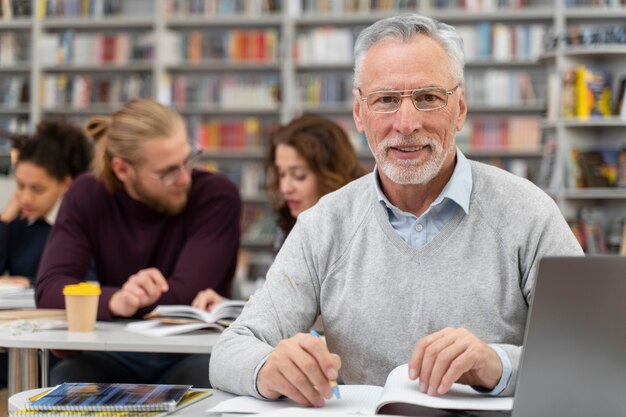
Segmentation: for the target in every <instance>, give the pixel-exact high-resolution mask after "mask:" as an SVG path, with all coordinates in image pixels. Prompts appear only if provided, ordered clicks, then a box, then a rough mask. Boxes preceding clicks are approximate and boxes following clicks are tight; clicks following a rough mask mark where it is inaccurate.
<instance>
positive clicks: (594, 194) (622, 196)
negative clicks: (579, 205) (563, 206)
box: [562, 188, 626, 200]
mask: <svg viewBox="0 0 626 417" xmlns="http://www.w3.org/2000/svg"><path fill="white" fill-rule="evenodd" d="M562 196H563V198H565V199H569V200H626V189H624V188H575V189H571V188H570V189H566V190H564V191H563V193H562Z"/></svg>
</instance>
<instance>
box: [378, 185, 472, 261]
mask: <svg viewBox="0 0 626 417" xmlns="http://www.w3.org/2000/svg"><path fill="white" fill-rule="evenodd" d="M370 189H371V190H372V193H371V196H372V205H373V207H372V208H373V211H374V215H375V217H376V220H377V221H378V224H379V225H380V227H381V229H382V230H383V232H384V233H385V235H387V237H388V238H389V240H390V241H391V243H392V244H393V245H395V246H396V248H397V249H398V250H400V252H401V253H403V254H404V255H406V256H407V257H408V258H409V259H410V260H411V261H414V262H415V261H419V260H420V259H422V258H424V257H429V256H432V255H433V254H434V253H436V252H437V251H439V249H440V248H441V247H442V246H443V245H444V243H445V242H446V241H447V240H448V238H449V237H450V236H451V235H452V233H453V232H454V230H456V228H457V226H458V225H459V223H461V221H462V220H463V218H465V212H464V211H463V210H462V209H460V208H458V207H457V210H456V213H455V214H454V215H453V216H452V218H451V219H450V221H448V223H446V224H445V226H443V228H442V229H441V231H440V232H439V233H437V235H436V236H435V237H434V238H433V239H432V240H431V241H430V242H428V243H427V244H426V246H424V247H423V248H422V249H415V248H413V247H412V246H411V245H409V244H408V243H407V242H405V241H404V239H402V238H401V237H400V235H399V234H398V232H396V231H395V229H394V228H393V226H391V223H389V219H388V217H387V213H386V212H385V209H384V208H383V206H382V205H381V204H380V203H379V202H378V199H377V196H376V193H375V192H373V189H372V188H370Z"/></svg>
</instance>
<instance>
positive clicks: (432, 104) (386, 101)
mask: <svg viewBox="0 0 626 417" xmlns="http://www.w3.org/2000/svg"><path fill="white" fill-rule="evenodd" d="M460 85H461V84H457V85H456V86H455V87H454V88H453V89H452V90H446V89H445V88H443V87H426V88H418V89H416V90H400V91H394V90H387V91H374V92H373V93H369V94H368V95H366V96H363V93H361V90H360V89H359V94H360V95H361V100H363V101H365V102H367V107H368V108H369V109H370V111H372V112H374V113H395V112H396V111H398V109H399V108H400V105H401V104H402V98H403V97H411V101H413V105H414V106H415V108H416V109H417V110H419V111H433V110H439V109H441V108H444V107H446V104H448V97H449V96H451V95H452V94H453V93H454V91H455V90H456V89H457V88H459V86H460Z"/></svg>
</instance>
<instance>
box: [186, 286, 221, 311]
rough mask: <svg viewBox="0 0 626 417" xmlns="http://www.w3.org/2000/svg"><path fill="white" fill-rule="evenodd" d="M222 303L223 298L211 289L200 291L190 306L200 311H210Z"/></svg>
mask: <svg viewBox="0 0 626 417" xmlns="http://www.w3.org/2000/svg"><path fill="white" fill-rule="evenodd" d="M223 302H224V298H223V297H222V296H221V295H219V294H218V293H216V292H215V291H214V290H213V289H212V288H207V289H206V290H203V291H200V292H199V293H198V294H197V295H196V298H194V299H193V301H192V302H191V305H192V306H193V307H197V308H201V309H202V310H207V311H212V310H213V309H214V308H215V307H217V306H218V305H219V304H222V303H223Z"/></svg>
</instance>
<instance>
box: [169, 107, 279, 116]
mask: <svg viewBox="0 0 626 417" xmlns="http://www.w3.org/2000/svg"><path fill="white" fill-rule="evenodd" d="M173 107H174V108H175V109H176V110H177V111H178V112H180V113H181V114H183V115H208V114H210V115H214V116H278V115H279V114H280V108H278V107H266V108H262V107H241V108H222V107H219V106H218V105H173Z"/></svg>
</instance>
